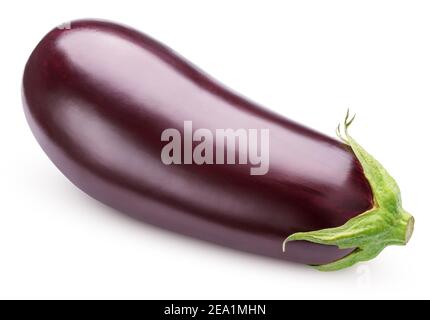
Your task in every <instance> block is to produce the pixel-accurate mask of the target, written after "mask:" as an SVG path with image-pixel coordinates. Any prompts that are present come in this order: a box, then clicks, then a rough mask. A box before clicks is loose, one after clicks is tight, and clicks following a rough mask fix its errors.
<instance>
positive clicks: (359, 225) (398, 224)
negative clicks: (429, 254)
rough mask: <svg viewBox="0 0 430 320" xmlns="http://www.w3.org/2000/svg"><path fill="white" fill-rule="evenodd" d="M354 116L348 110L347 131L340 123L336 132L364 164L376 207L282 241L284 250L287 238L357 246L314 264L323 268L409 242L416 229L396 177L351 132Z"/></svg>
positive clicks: (341, 266)
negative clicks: (405, 208) (345, 253)
mask: <svg viewBox="0 0 430 320" xmlns="http://www.w3.org/2000/svg"><path fill="white" fill-rule="evenodd" d="M354 118H355V116H353V117H350V114H349V110H348V112H347V114H346V117H345V121H344V135H341V132H340V125H339V126H338V127H337V134H338V136H339V138H340V139H341V140H342V141H343V142H344V143H345V144H347V145H349V146H350V147H351V149H352V151H353V152H354V154H355V156H356V157H357V159H358V160H359V161H360V163H361V165H362V167H363V171H364V175H365V177H366V178H367V180H368V181H369V184H370V187H371V189H372V193H373V203H374V206H373V208H372V209H370V210H368V211H366V212H364V213H362V214H360V215H358V216H356V217H354V218H352V219H350V220H349V221H347V222H346V223H345V224H344V225H342V226H340V227H336V228H328V229H323V230H316V231H310V232H298V233H294V234H292V235H290V236H289V237H288V238H287V239H285V241H284V243H283V244H282V249H283V251H284V252H285V249H286V246H287V244H288V242H291V241H297V240H304V241H310V242H313V243H318V244H324V245H333V246H337V247H339V248H340V249H348V248H349V249H351V248H354V249H355V250H354V251H353V252H351V253H350V254H349V255H347V256H345V257H343V258H341V259H339V260H337V261H334V262H331V263H328V264H324V265H319V266H314V267H315V268H317V269H318V270H320V271H336V270H340V269H344V268H347V267H351V266H352V265H354V264H356V263H358V262H361V261H368V260H371V259H373V258H375V257H376V256H377V255H378V254H379V253H380V252H381V251H382V250H383V249H384V248H385V247H387V246H389V245H406V243H407V242H408V241H409V239H410V238H411V236H412V233H413V228H414V221H415V220H414V218H413V216H411V215H410V214H409V213H408V212H406V211H405V210H404V209H403V208H402V201H401V196H400V189H399V187H398V185H397V183H396V181H395V180H394V179H393V178H392V177H391V176H390V175H389V173H388V172H387V171H386V170H385V168H384V167H383V166H382V165H381V164H380V163H379V162H378V161H377V160H376V159H375V158H373V157H372V156H371V155H370V154H369V153H367V152H366V151H365V150H364V149H363V148H362V147H361V146H360V145H359V144H358V143H357V142H356V141H355V140H354V139H353V138H352V137H351V136H350V135H349V133H348V127H349V126H350V125H351V123H352V122H353V120H354Z"/></svg>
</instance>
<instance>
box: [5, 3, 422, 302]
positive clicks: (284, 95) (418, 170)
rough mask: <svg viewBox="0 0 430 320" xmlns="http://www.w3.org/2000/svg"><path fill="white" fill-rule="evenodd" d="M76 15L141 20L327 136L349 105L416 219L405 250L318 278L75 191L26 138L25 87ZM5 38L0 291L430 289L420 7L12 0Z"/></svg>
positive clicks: (110, 294) (409, 294) (410, 292)
mask: <svg viewBox="0 0 430 320" xmlns="http://www.w3.org/2000/svg"><path fill="white" fill-rule="evenodd" d="M85 17H94V18H103V19H110V20H114V21H119V22H122V23H125V24H128V25H130V26H133V27H135V28H137V29H140V30H142V31H144V32H145V33H147V34H149V35H151V36H153V37H155V38H157V39H158V40H160V41H162V42H164V43H165V44H167V45H169V46H170V47H172V48H173V49H174V50H176V51H177V52H179V53H180V54H182V55H183V56H185V57H186V58H187V59H189V60H191V61H192V62H194V63H195V64H197V65H198V66H199V67H201V68H202V69H204V70H205V71H207V72H208V73H209V74H211V75H213V76H214V77H215V78H217V79H219V80H221V82H223V83H225V84H226V85H227V86H229V87H231V88H234V89H235V90H236V91H239V92H240V93H242V94H244V95H245V96H248V97H249V98H251V99H252V100H255V101H257V102H259V103H261V104H263V105H265V106H267V107H269V108H271V109H273V110H276V111H277V112H279V113H282V114H284V115H285V116H287V117H289V118H292V119H294V120H297V121H299V122H302V123H304V124H306V125H309V126H312V127H314V128H316V129H318V130H319V131H322V132H324V133H326V134H329V135H333V133H334V128H335V126H336V124H337V122H338V121H339V120H341V119H342V117H343V116H344V113H345V110H346V109H347V108H348V107H350V108H352V109H353V110H354V111H355V112H357V113H358V117H357V119H356V122H355V123H354V126H353V128H352V133H353V134H354V135H355V137H356V138H357V140H359V141H360V142H361V143H362V145H364V146H365V147H366V148H367V149H368V151H369V152H370V153H372V154H374V155H375V156H376V157H377V158H378V159H379V160H380V161H381V162H382V163H383V164H384V165H385V166H386V168H387V169H388V170H389V171H390V172H391V174H392V175H393V176H394V177H395V178H396V179H397V182H398V183H399V185H400V187H401V189H402V194H403V201H404V206H405V208H406V209H407V210H408V211H409V212H411V213H412V214H413V215H414V216H415V218H416V230H415V234H414V236H413V238H412V240H411V241H410V243H409V244H408V246H407V247H390V248H388V249H386V250H385V251H384V252H383V253H382V254H381V255H380V256H379V257H378V258H377V259H375V260H373V261H371V262H369V263H365V264H361V265H360V266H359V267H354V268H351V269H349V270H344V271H340V272H335V273H320V272H317V271H314V270H313V269H310V268H308V267H306V266H299V265H294V264H289V263H282V262H277V261H273V260H270V259H265V258H261V257H258V256H253V255H248V254H242V253H238V252H236V251H232V250H229V249H224V248H220V247H217V246H213V245H210V244H204V243H200V242H198V241H195V240H193V239H188V238H184V237H181V236H178V235H175V234H171V233H168V232H166V231H163V230H160V229H157V228H154V227H151V226H148V225H145V224H136V222H134V221H131V220H130V219H128V218H126V217H125V216H123V215H121V214H118V213H117V212H115V211H114V210H112V209H109V208H107V207H105V206H104V205H102V204H100V203H97V202H96V201H94V200H92V199H91V198H90V197H88V196H87V195H85V194H84V193H82V192H81V191H79V190H78V189H77V188H75V187H74V186H73V185H72V184H71V183H70V182H68V181H67V180H66V179H65V178H64V177H63V176H62V174H61V173H60V172H59V171H58V170H57V169H56V168H55V167H54V166H53V164H51V162H50V161H49V159H48V158H47V156H46V155H45V154H44V153H43V152H42V151H41V149H40V147H39V146H38V144H37V143H36V140H35V139H34V138H33V136H32V134H31V132H30V130H29V128H28V125H27V123H26V121H25V118H24V115H23V111H22V106H21V94H20V86H21V83H20V82H21V77H22V71H23V67H24V64H25V62H26V59H27V58H28V56H29V54H30V53H31V50H32V49H33V48H34V47H35V45H36V44H37V42H38V41H39V40H40V39H41V38H42V36H43V35H44V34H45V33H46V32H47V31H49V30H50V29H51V28H53V27H54V26H56V25H58V24H60V23H62V22H64V21H67V20H72V19H76V18H85ZM0 35H1V37H0V41H1V45H0V48H1V51H0V93H1V107H0V139H1V140H0V141H1V149H0V165H1V166H0V170H1V171H0V172H1V173H0V174H1V176H0V200H1V206H0V298H144V299H149V298H152V299H161V298H177V299H188V298H202V299H206V298H208V299H215V298H222V299H230V298H235V299H237V298H243V299H251V298H256V299H272V298H273V299H287V298H347V299H348V298H430V292H429V289H428V288H429V287H430V275H429V272H428V270H429V265H430V241H429V230H430V224H429V223H430V215H429V213H430V212H429V210H430V209H429V206H428V203H429V198H430V190H429V189H430V184H429V179H430V177H429V174H428V168H429V163H430V157H429V151H428V150H429V131H430V129H429V125H430V114H429V113H430V112H429V108H430V3H429V2H425V1H421V2H419V1H344V0H343V1H291V2H288V1H249V0H247V1H238V0H235V1H220V0H218V1H201V0H200V1H199V0H196V1H185V0H181V1H160V0H157V1H142V0H140V1H118V2H110V1H79V0H73V1H58V0H57V1H26V2H24V1H22V2H19V1H14V2H4V3H3V4H1V8H0Z"/></svg>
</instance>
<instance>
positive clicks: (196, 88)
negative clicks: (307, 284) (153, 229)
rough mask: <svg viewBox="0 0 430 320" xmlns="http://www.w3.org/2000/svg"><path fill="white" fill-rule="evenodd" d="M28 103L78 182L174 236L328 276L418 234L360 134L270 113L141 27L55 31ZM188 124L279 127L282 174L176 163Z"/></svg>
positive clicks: (32, 76)
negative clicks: (168, 152)
mask: <svg viewBox="0 0 430 320" xmlns="http://www.w3.org/2000/svg"><path fill="white" fill-rule="evenodd" d="M251 70H252V69H251ZM264 84H266V82H264ZM23 99H24V108H25V112H26V116H27V119H28V121H29V123H30V126H31V128H32V130H33V133H34V134H35V136H36V138H37V140H38V142H39V143H40V144H41V146H42V148H43V149H44V150H45V152H46V153H47V154H48V156H49V157H50V158H51V160H52V161H53V162H54V163H55V165H56V166H57V167H58V168H59V169H60V170H61V171H62V172H63V173H64V174H65V175H66V176H67V177H68V178H69V179H70V180H71V181H72V182H73V183H74V184H76V185H77V186H78V187H79V188H81V189H82V190H83V191H85V192H86V193H88V194H89V195H91V196H93V197H94V198H96V199H98V200H100V201H101V202H103V203H106V204H108V205H110V206H112V207H114V208H117V209H119V210H121V211H123V212H125V213H127V214H129V215H131V216H133V217H135V218H138V219H141V220H143V221H146V222H149V223H152V224H155V225H158V226H162V227H164V228H167V229H169V230H173V231H176V232H180V233H182V234H186V235H190V236H194V237H196V238H199V239H204V240H208V241H211V242H214V243H217V244H221V245H225V246H228V247H232V248H236V249H240V250H243V251H247V252H253V253H258V254H262V255H266V256H271V257H276V258H279V259H285V260H290V261H296V262H300V263H306V264H312V265H319V266H320V268H321V269H322V270H336V269H340V268H343V267H347V266H350V265H352V264H354V263H355V262H357V261H362V260H368V259H370V258H372V257H374V256H376V255H377V254H378V253H379V252H380V251H381V250H382V249H383V247H385V246H386V245H389V244H404V243H406V242H407V240H408V238H409V236H410V234H411V232H412V226H413V218H412V217H411V216H410V215H409V214H407V213H406V212H405V211H403V209H401V206H400V200H399V199H400V194H399V192H398V189H397V185H396V184H395V182H394V180H392V178H391V177H390V176H389V175H388V173H386V171H385V170H383V168H382V167H381V166H380V165H379V163H377V162H376V161H375V160H374V159H373V158H372V157H370V155H368V154H367V153H366V152H365V151H364V150H363V149H362V148H361V147H360V146H359V145H357V144H356V143H355V142H354V140H353V139H352V138H351V137H350V136H349V135H348V134H347V132H345V133H346V136H345V138H344V142H346V144H343V143H341V142H338V141H336V140H333V139H331V138H329V137H327V136H324V135H321V134H319V133H317V132H315V131H313V130H310V129H307V128H305V127H303V126H301V125H299V124H297V123H294V122H292V121H290V120H287V119H285V118H283V117H281V116H279V115H276V114H274V113H272V112H270V111H268V110H266V109H263V108H262V107H260V106H258V105H256V104H255V103H253V102H250V101H249V100H246V99H245V98H243V97H241V96H238V95H237V94H235V93H232V92H231V91H229V90H228V89H226V88H225V87H223V86H222V85H220V84H219V83H217V82H216V81H214V80H213V79H212V78H210V77H208V76H207V75H206V74H204V73H202V72H201V71H199V70H198V69H196V68H195V67H194V66H192V65H191V64H190V63H189V62H187V61H185V60H184V59H182V58H181V57H179V56H178V55H176V54H175V53H174V52H172V51H171V50H170V49H168V48H167V47H165V46H164V45H162V44H160V43H158V42H157V41H155V40H153V39H151V38H149V37H148V36H146V35H144V34H142V33H139V32H137V31H134V30H132V29H129V28H127V27H124V26H120V25H117V24H112V23H108V22H101V21H76V22H72V23H71V25H70V28H67V29H58V28H57V29H54V30H53V31H51V32H50V33H49V34H48V35H46V36H45V38H44V39H43V40H42V41H41V42H40V43H39V45H38V46H37V47H36V49H35V50H34V52H33V53H32V55H31V57H30V59H29V61H28V63H27V65H26V68H25V73H24V80H23ZM185 121H192V124H193V126H194V128H206V129H208V130H211V131H214V130H216V129H218V128H226V129H227V128H232V129H234V130H236V129H239V128H244V129H258V130H262V129H269V132H270V153H269V156H270V157H269V158H270V170H269V171H268V172H267V174H265V175H251V174H250V169H251V168H252V167H253V164H233V165H232V164H207V163H206V164H201V165H198V164H196V163H192V164H172V165H165V164H164V163H163V162H162V161H161V158H160V154H161V150H162V148H163V146H165V144H166V142H163V141H162V139H161V135H162V132H163V130H165V129H167V128H174V129H178V130H179V131H182V130H183V125H184V122H185ZM347 144H348V145H349V146H348V145H347ZM217 147H219V146H217V145H216V143H215V146H214V149H216V148H217ZM230 147H231V145H230ZM228 148H229V145H225V146H224V150H223V151H225V152H226V153H227V152H228V151H229V150H228ZM362 213H365V214H362ZM361 214H362V215H361ZM315 230H319V231H315ZM287 237H289V238H288V240H287V241H285V240H286V239H287Z"/></svg>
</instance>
